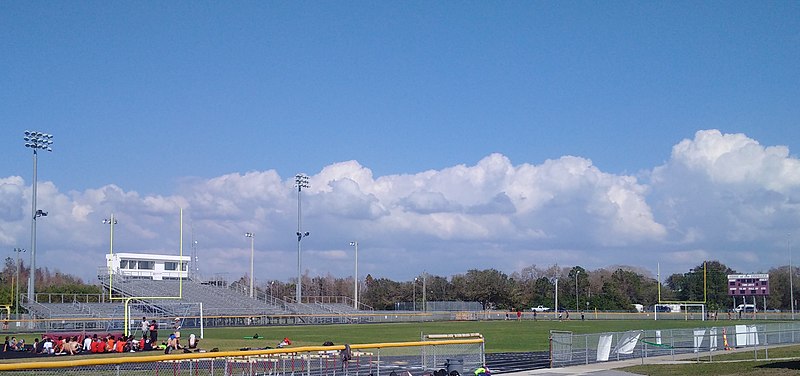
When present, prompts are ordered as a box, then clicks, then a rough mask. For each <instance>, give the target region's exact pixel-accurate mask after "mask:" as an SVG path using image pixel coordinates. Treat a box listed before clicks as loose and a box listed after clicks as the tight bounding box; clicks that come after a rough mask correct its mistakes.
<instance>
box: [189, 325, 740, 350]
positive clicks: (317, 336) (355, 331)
mask: <svg viewBox="0 0 800 376" xmlns="http://www.w3.org/2000/svg"><path fill="white" fill-rule="evenodd" d="M743 323H745V321H739V320H730V321H728V320H720V321H716V322H710V321H701V320H689V321H686V320H659V321H655V320H586V321H580V320H571V321H555V320H539V321H533V320H522V321H516V320H508V321H503V320H499V321H445V322H419V323H396V324H345V325H313V326H311V325H308V326H306V325H303V326H269V327H232V328H207V329H205V332H204V336H205V338H204V339H203V340H202V342H201V344H200V347H202V348H204V349H211V348H215V347H216V348H219V349H220V350H235V349H240V348H245V347H248V348H251V349H255V348H265V347H271V348H274V347H276V345H277V344H278V343H280V342H281V340H283V338H287V337H288V338H289V339H291V341H292V346H293V347H296V346H312V345H321V344H323V343H324V342H326V341H330V342H333V343H334V344H337V345H340V344H345V343H349V344H364V343H382V342H405V341H418V340H420V338H421V336H422V335H423V334H452V333H480V334H482V335H483V336H484V338H485V341H486V352H490V353H495V352H526V351H546V350H548V348H549V344H548V336H549V332H550V330H565V331H572V332H574V333H576V334H583V333H601V332H623V331H627V330H637V329H674V328H700V327H711V326H724V325H735V324H743ZM746 323H753V321H747V322H746ZM190 333H195V335H198V336H199V334H200V330H199V329H197V328H192V329H184V331H183V332H182V337H183V338H188V336H189V334H190ZM256 335H257V336H258V338H249V337H255V336H256Z"/></svg>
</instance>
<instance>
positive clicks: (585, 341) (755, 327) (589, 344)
mask: <svg viewBox="0 0 800 376" xmlns="http://www.w3.org/2000/svg"><path fill="white" fill-rule="evenodd" d="M793 343H800V323H795V322H790V323H766V324H752V325H751V324H746V325H734V326H721V327H711V328H696V329H667V330H635V331H628V332H612V333H595V334H572V333H571V332H562V331H551V332H550V359H551V366H552V367H563V366H569V365H577V364H589V363H597V362H605V361H614V360H627V359H638V358H642V359H644V358H648V357H653V356H663V355H672V356H675V355H679V354H696V355H697V357H698V358H700V357H707V358H710V357H713V355H714V352H716V351H719V350H731V349H735V348H752V349H753V350H754V356H755V357H756V358H757V357H758V356H759V355H758V352H756V350H758V349H763V350H764V357H768V356H769V355H768V354H769V346H772V345H780V344H793Z"/></svg>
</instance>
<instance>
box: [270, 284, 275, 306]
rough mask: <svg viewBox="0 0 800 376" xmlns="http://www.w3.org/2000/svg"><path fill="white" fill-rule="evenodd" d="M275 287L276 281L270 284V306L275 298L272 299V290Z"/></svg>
mask: <svg viewBox="0 0 800 376" xmlns="http://www.w3.org/2000/svg"><path fill="white" fill-rule="evenodd" d="M274 286H275V281H270V282H269V304H272V301H273V300H274V298H273V297H272V288H273V287H274Z"/></svg>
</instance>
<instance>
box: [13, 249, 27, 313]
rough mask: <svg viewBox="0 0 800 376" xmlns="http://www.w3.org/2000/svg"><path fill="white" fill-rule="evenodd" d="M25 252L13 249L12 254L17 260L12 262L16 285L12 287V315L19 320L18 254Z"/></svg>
mask: <svg viewBox="0 0 800 376" xmlns="http://www.w3.org/2000/svg"><path fill="white" fill-rule="evenodd" d="M20 252H25V249H24V248H14V253H15V254H16V255H17V260H16V262H14V273H16V275H17V276H16V277H15V278H16V279H17V285H16V286H15V287H14V313H16V315H17V318H19V254H20Z"/></svg>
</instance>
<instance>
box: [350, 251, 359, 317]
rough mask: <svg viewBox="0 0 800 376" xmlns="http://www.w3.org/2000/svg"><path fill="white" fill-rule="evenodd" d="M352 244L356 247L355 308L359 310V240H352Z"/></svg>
mask: <svg viewBox="0 0 800 376" xmlns="http://www.w3.org/2000/svg"><path fill="white" fill-rule="evenodd" d="M350 246H351V247H355V248H356V271H355V274H353V281H354V282H355V283H354V285H355V286H354V287H353V308H354V309H356V310H358V241H354V242H350Z"/></svg>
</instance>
